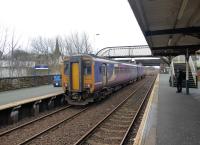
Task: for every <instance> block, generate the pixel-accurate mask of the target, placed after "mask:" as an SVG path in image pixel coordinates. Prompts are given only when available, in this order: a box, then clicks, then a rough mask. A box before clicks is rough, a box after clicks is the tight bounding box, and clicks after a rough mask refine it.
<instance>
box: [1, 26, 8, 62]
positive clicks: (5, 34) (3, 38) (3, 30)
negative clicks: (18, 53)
mask: <svg viewBox="0 0 200 145" xmlns="http://www.w3.org/2000/svg"><path fill="white" fill-rule="evenodd" d="M7 38H8V29H7V28H3V27H2V28H0V60H1V59H2V58H3V55H4V53H5V48H6V45H7Z"/></svg>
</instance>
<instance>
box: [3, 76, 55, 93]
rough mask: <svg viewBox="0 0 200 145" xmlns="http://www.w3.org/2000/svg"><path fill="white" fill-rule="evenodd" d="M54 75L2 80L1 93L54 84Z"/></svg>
mask: <svg viewBox="0 0 200 145" xmlns="http://www.w3.org/2000/svg"><path fill="white" fill-rule="evenodd" d="M52 82H53V75H44V76H26V77H13V78H0V92H1V91H8V90H15V89H20V88H29V87H35V86H41V85H48V84H52Z"/></svg>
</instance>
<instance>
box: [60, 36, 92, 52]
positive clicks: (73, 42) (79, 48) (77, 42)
mask: <svg viewBox="0 0 200 145" xmlns="http://www.w3.org/2000/svg"><path fill="white" fill-rule="evenodd" d="M59 41H60V45H61V47H60V48H61V52H62V54H64V55H72V54H79V53H85V54H89V53H91V51H92V47H91V44H90V42H89V36H88V35H87V34H86V33H85V32H84V33H82V34H79V33H74V34H71V35H69V36H64V37H63V38H61V37H60V39H59Z"/></svg>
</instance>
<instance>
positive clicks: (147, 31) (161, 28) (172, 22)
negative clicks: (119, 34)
mask: <svg viewBox="0 0 200 145" xmlns="http://www.w3.org/2000/svg"><path fill="white" fill-rule="evenodd" d="M129 4H130V6H131V8H132V11H133V12H134V14H135V17H136V19H137V21H138V23H139V25H140V28H141V30H142V32H143V34H144V36H145V38H146V40H147V43H148V45H149V47H150V49H151V51H152V53H153V55H154V56H177V55H181V54H186V52H188V53H189V54H194V53H195V52H196V51H197V50H199V49H200V0H129Z"/></svg>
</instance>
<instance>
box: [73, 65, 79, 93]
mask: <svg viewBox="0 0 200 145" xmlns="http://www.w3.org/2000/svg"><path fill="white" fill-rule="evenodd" d="M79 71H80V70H79V63H77V62H75V63H72V90H79V86H80V84H79Z"/></svg>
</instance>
